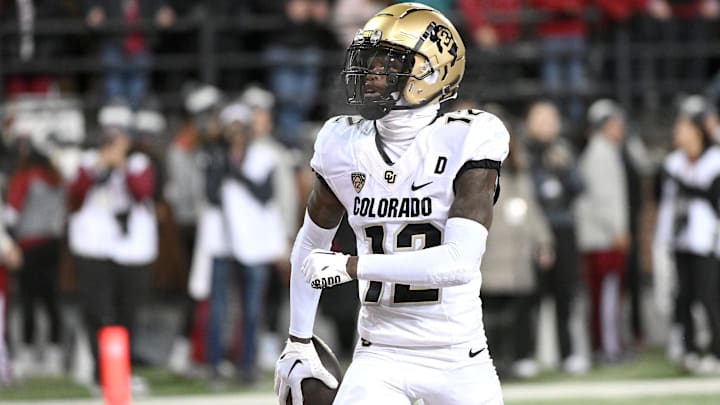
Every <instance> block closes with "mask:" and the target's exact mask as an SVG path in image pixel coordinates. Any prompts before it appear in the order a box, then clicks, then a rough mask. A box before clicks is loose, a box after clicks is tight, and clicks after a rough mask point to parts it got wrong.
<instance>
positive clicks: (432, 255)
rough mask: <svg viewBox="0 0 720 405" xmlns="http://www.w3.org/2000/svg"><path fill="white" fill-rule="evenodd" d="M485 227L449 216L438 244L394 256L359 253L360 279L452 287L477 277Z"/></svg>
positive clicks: (483, 251)
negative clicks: (441, 239) (442, 238)
mask: <svg viewBox="0 0 720 405" xmlns="http://www.w3.org/2000/svg"><path fill="white" fill-rule="evenodd" d="M487 235H488V230H487V229H486V228H485V227H484V226H483V225H482V224H480V223H479V222H476V221H473V220H470V219H466V218H457V217H454V218H450V219H448V220H447V224H446V225H445V236H444V241H443V243H442V244H441V245H439V246H435V247H431V248H428V249H423V250H417V251H414V252H403V253H397V254H393V255H361V256H359V258H358V265H357V266H358V267H357V278H358V279H360V280H374V281H387V282H393V283H402V284H411V285H420V286H433V287H451V286H456V285H461V284H465V283H468V282H470V281H472V280H474V279H476V278H479V277H480V262H481V259H482V255H483V253H485V242H486V241H487Z"/></svg>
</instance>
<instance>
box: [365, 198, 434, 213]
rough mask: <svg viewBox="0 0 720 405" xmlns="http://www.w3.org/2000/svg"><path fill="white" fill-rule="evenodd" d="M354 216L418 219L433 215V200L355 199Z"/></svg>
mask: <svg viewBox="0 0 720 405" xmlns="http://www.w3.org/2000/svg"><path fill="white" fill-rule="evenodd" d="M353 215H356V216H361V217H368V218H417V217H429V216H430V215H432V199H431V198H430V197H425V198H416V197H403V198H367V197H366V198H360V197H355V203H354V204H353Z"/></svg>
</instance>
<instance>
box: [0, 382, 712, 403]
mask: <svg viewBox="0 0 720 405" xmlns="http://www.w3.org/2000/svg"><path fill="white" fill-rule="evenodd" d="M503 393H504V397H505V400H506V401H533V400H534V401H551V400H566V399H629V398H643V397H662V396H666V395H687V394H694V395H703V394H718V395H720V378H717V377H713V378H702V377H687V378H668V379H654V380H634V381H602V382H553V383H514V384H510V385H508V386H507V387H504V388H503ZM2 403H3V405H29V404H31V403H32V404H33V405H103V401H102V400H101V399H85V400H78V399H75V400H63V401H33V402H30V401H3V402H2ZM133 404H135V405H196V404H203V405H276V404H277V400H276V399H275V396H274V395H273V394H271V393H267V394H264V393H253V394H237V393H236V394H218V395H205V396H182V397H181V396H174V397H154V398H153V397H149V398H135V399H133Z"/></svg>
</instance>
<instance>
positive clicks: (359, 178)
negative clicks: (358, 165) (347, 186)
mask: <svg viewBox="0 0 720 405" xmlns="http://www.w3.org/2000/svg"><path fill="white" fill-rule="evenodd" d="M350 179H351V180H352V184H353V187H355V192H358V193H359V192H360V190H362V188H363V186H365V173H360V172H353V173H351V174H350Z"/></svg>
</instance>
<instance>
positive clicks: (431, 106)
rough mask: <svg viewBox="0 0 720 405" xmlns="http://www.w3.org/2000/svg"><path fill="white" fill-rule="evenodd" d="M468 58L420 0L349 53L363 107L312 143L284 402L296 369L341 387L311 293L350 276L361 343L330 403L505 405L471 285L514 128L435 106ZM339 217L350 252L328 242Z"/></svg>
mask: <svg viewBox="0 0 720 405" xmlns="http://www.w3.org/2000/svg"><path fill="white" fill-rule="evenodd" d="M464 67H465V46H464V45H463V42H462V39H461V38H460V34H459V33H458V31H457V30H456V29H455V28H454V26H453V24H452V23H451V22H450V21H449V20H448V19H447V18H446V17H445V16H443V15H442V14H440V13H439V12H438V11H436V10H434V9H432V8H430V7H427V6H423V5H419V4H416V3H402V4H396V5H393V6H390V7H387V8H385V9H383V10H381V11H380V12H378V14H376V15H375V16H374V17H373V18H371V19H370V20H369V21H368V22H367V23H366V24H365V26H364V28H363V30H362V31H360V32H358V35H357V36H356V37H355V39H354V41H353V42H352V44H351V45H350V47H349V48H348V51H347V56H346V59H345V68H344V70H343V77H344V80H343V82H344V83H345V87H346V94H347V101H348V103H349V104H351V105H355V106H356V107H358V111H359V112H360V116H339V117H334V118H331V119H330V120H328V121H327V122H326V124H325V125H324V127H323V128H322V129H321V130H320V133H319V134H318V136H317V140H316V143H315V154H314V156H313V158H312V161H311V162H310V165H311V166H312V168H313V170H314V171H315V173H316V175H317V179H316V181H315V184H314V187H313V190H312V192H311V195H310V197H309V199H308V205H307V212H306V215H305V220H304V223H303V226H302V228H301V229H300V231H299V232H298V235H297V238H296V240H295V246H294V248H293V253H292V256H291V265H292V272H291V289H290V305H291V307H290V313H291V316H290V337H289V339H288V341H287V344H286V347H285V350H284V351H283V353H282V354H281V356H280V359H279V360H278V362H277V367H276V372H275V391H276V393H277V394H278V398H279V402H280V403H283V404H284V403H285V401H286V399H287V398H288V397H289V396H291V398H292V401H293V404H295V405H298V404H301V403H302V402H303V398H302V392H301V388H300V384H301V382H302V380H303V379H305V378H310V377H314V378H317V379H319V380H321V381H323V382H324V383H325V384H326V385H328V386H329V387H330V388H335V387H337V385H338V382H337V380H336V379H335V378H334V377H333V376H332V375H330V374H329V372H328V371H327V370H326V369H325V368H324V367H323V365H322V364H321V363H320V361H319V358H318V355H317V353H316V352H315V350H314V349H313V345H312V344H311V343H310V342H311V337H312V334H313V324H314V319H315V315H316V312H317V306H318V300H319V297H320V289H322V288H329V287H332V286H334V285H337V284H342V283H346V282H349V281H350V280H352V279H358V281H359V293H360V297H359V298H360V301H361V303H362V306H361V310H360V314H359V319H358V333H359V335H360V338H361V340H360V342H359V343H358V345H357V346H356V349H355V353H354V356H353V361H352V363H351V365H350V367H349V369H348V370H347V373H346V375H345V377H344V379H343V381H342V384H341V385H340V388H339V391H338V393H337V397H336V398H335V403H336V404H343V405H347V404H373V405H378V404H410V403H411V402H413V401H415V400H422V401H424V403H425V404H426V405H432V404H443V405H453V404H458V405H459V404H469V403H484V404H502V403H503V399H502V392H501V388H500V382H499V379H498V377H497V372H496V370H495V367H494V365H493V362H492V358H491V357H490V353H489V350H488V347H487V345H486V339H485V332H484V327H483V321H482V305H481V301H480V298H479V297H478V291H479V289H480V284H481V276H480V264H481V259H482V255H483V253H484V251H485V241H486V239H487V234H488V228H489V227H490V224H491V222H492V216H493V202H494V200H495V198H496V197H497V193H498V191H499V190H498V187H497V185H498V182H499V172H500V166H501V164H502V162H503V160H504V159H505V157H506V156H507V154H508V148H509V134H508V131H507V129H506V128H505V126H504V125H503V123H502V122H501V121H500V119H498V118H497V117H496V116H494V115H492V114H490V113H486V112H484V111H480V110H464V111H457V112H453V113H448V114H444V115H441V114H439V108H440V103H441V102H443V101H446V100H450V99H453V98H455V97H456V95H457V90H458V87H459V84H460V81H461V79H462V76H463V74H464ZM345 213H347V215H348V221H349V223H350V226H351V227H352V229H353V231H354V233H355V236H356V239H357V251H358V255H357V256H348V255H344V254H336V253H332V252H330V251H329V250H328V249H329V248H330V243H331V241H332V239H333V236H334V234H335V231H336V228H337V226H338V224H339V222H340V220H341V218H342V216H343V214H345ZM348 315H350V314H348Z"/></svg>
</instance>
